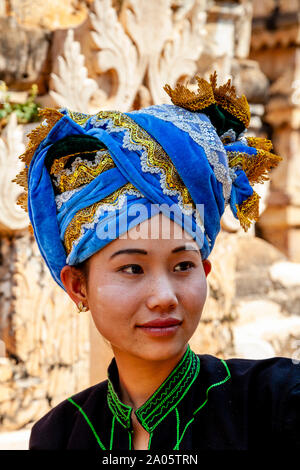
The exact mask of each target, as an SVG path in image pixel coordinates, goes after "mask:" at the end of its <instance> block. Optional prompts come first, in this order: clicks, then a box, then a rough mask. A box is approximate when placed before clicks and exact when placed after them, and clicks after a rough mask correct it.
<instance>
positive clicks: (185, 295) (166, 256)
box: [62, 214, 211, 360]
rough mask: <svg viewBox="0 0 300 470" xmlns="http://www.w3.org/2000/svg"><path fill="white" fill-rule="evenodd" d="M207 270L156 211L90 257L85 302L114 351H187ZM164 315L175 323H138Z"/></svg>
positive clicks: (162, 355)
mask: <svg viewBox="0 0 300 470" xmlns="http://www.w3.org/2000/svg"><path fill="white" fill-rule="evenodd" d="M150 221H151V222H150ZM150 225H151V231H152V232H150V231H149V233H152V234H153V233H156V234H157V235H158V236H157V237H156V238H153V237H152V238H151V236H149V234H148V230H150ZM168 227H169V228H171V229H168ZM168 230H169V231H170V232H171V233H167V231H168ZM66 269H67V268H66ZM210 269H211V265H210V262H209V261H208V260H204V261H202V259H201V254H200V251H199V248H198V246H197V244H196V243H195V242H194V241H193V240H192V238H191V237H190V236H189V235H188V234H187V233H186V232H184V231H183V229H182V228H181V227H180V226H179V225H177V224H176V223H174V222H173V221H171V220H170V219H169V218H167V217H165V216H164V215H162V214H157V215H156V216H154V217H152V219H148V220H146V221H144V222H143V223H141V224H140V225H139V226H137V227H134V228H133V229H131V230H130V231H129V232H127V233H126V234H125V235H124V238H123V237H122V236H121V237H120V238H118V239H116V240H114V241H113V242H111V243H109V244H108V245H107V246H106V247H105V248H103V249H102V250H100V251H99V252H97V253H95V254H94V255H93V256H91V258H90V259H89V276H88V285H87V289H86V290H85V289H83V291H84V292H85V293H86V297H85V300H84V301H83V303H84V304H85V305H87V306H88V307H89V309H90V311H91V314H92V317H93V319H94V322H95V325H96V327H97V329H98V331H99V332H100V333H101V335H103V336H104V337H105V338H106V339H107V340H108V341H109V342H110V343H111V346H112V349H113V352H114V354H115V355H117V354H122V355H123V356H124V355H128V356H135V357H139V358H143V359H145V360H164V359H167V358H169V357H172V356H175V355H176V354H180V352H181V351H183V350H185V346H186V344H187V342H188V341H189V339H190V338H191V336H192V335H193V333H194V331H195V329H196V327H197V325H198V322H199V320H200V317H201V313H202V310H203V306H204V303H205V300H206V295H207V283H206V276H207V274H208V273H209V271H210ZM67 278H68V276H62V279H66V283H65V282H64V284H65V285H66V287H67V290H68V292H69V294H70V290H71V287H70V284H69V281H68V279H67ZM71 297H72V298H73V300H75V301H76V303H78V301H79V300H82V297H80V299H79V298H78V299H77V300H76V299H75V298H74V294H73V292H72V295H71ZM167 319H168V320H169V321H170V324H171V325H173V326H169V327H167V326H163V327H160V328H157V327H156V328H155V327H154V328H153V327H152V328H150V327H142V325H144V324H145V323H148V322H152V321H154V320H156V321H166V320H167ZM176 321H177V322H179V323H178V324H177V326H174V323H176Z"/></svg>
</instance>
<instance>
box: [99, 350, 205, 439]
mask: <svg viewBox="0 0 300 470" xmlns="http://www.w3.org/2000/svg"><path fill="white" fill-rule="evenodd" d="M199 370H200V359H199V358H198V356H196V354H195V353H194V352H193V351H192V350H191V349H190V346H189V345H188V347H187V351H186V353H185V355H184V356H183V358H182V359H181V361H180V362H179V364H178V365H177V366H176V367H175V369H174V370H173V371H172V372H171V374H170V375H169V376H168V377H167V378H166V380H165V381H164V382H163V383H162V384H161V386H160V387H159V388H158V389H157V390H156V392H154V394H153V395H152V396H151V397H150V398H149V399H148V400H147V401H146V402H145V403H144V404H143V405H142V406H141V407H140V408H138V409H137V410H136V411H135V415H136V417H137V419H138V420H139V422H140V423H141V424H142V426H143V427H144V429H146V431H148V432H149V433H151V432H153V430H154V429H155V428H156V426H157V425H158V424H159V423H160V422H161V421H162V420H163V419H164V418H165V417H166V416H167V415H168V414H169V413H170V412H171V411H172V410H173V409H174V408H175V407H176V406H177V404H178V403H179V402H180V401H181V400H182V399H183V397H184V396H185V395H186V393H187V392H188V390H189V388H190V387H191V385H192V384H193V382H194V381H195V379H196V378H197V376H198V374H199ZM107 401H108V406H109V408H110V410H111V411H112V413H113V414H114V415H115V416H116V419H117V420H118V421H119V422H120V423H121V424H122V425H123V426H124V427H125V428H126V429H129V428H130V427H131V421H130V415H131V411H132V407H130V406H127V405H125V404H124V403H122V402H121V401H120V399H119V397H118V395H117V393H116V392H115V390H114V387H113V384H112V383H111V380H110V378H108V394H107Z"/></svg>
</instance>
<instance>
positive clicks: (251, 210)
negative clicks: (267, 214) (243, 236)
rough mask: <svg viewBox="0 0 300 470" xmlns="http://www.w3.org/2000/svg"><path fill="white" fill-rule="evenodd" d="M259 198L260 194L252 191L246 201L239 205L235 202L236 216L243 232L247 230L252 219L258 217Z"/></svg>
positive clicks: (256, 219)
mask: <svg viewBox="0 0 300 470" xmlns="http://www.w3.org/2000/svg"><path fill="white" fill-rule="evenodd" d="M259 199H260V196H259V195H258V194H257V193H256V192H255V191H253V194H252V195H251V196H250V197H248V199H246V201H244V202H243V203H242V204H240V205H238V204H236V208H237V216H238V219H239V221H240V224H241V226H242V227H243V229H244V230H245V232H247V231H248V229H249V227H250V225H251V223H252V222H253V221H256V222H257V221H258V219H259Z"/></svg>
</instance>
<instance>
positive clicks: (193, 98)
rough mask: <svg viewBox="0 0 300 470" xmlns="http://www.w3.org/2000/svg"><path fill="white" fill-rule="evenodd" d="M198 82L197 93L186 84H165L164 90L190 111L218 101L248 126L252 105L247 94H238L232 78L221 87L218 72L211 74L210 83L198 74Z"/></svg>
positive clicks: (174, 101) (179, 104)
mask: <svg viewBox="0 0 300 470" xmlns="http://www.w3.org/2000/svg"><path fill="white" fill-rule="evenodd" d="M195 78H196V80H197V82H198V90H197V94H196V93H194V92H192V91H190V90H189V89H188V88H187V87H186V86H184V85H177V87H176V88H175V89H174V90H172V88H171V87H170V85H165V86H164V90H165V91H166V92H167V93H168V95H169V96H170V97H171V101H172V103H173V104H175V105H177V106H181V107H182V108H185V109H189V110H190V111H201V110H202V109H205V108H206V107H208V106H209V105H211V104H213V103H216V104H218V105H219V106H221V107H222V108H223V109H225V110H226V111H228V112H229V113H231V114H232V115H233V116H235V117H236V118H237V119H239V120H240V121H241V122H242V123H243V124H244V126H245V127H246V128H247V127H248V126H249V123H250V117H251V114H250V106H249V104H248V101H247V98H246V96H245V95H242V96H241V97H240V98H238V97H237V95H236V89H235V87H234V85H232V84H231V79H229V80H228V81H227V83H225V85H222V86H220V87H217V72H216V71H215V72H214V73H213V74H211V75H210V77H209V80H210V83H209V82H207V81H206V80H204V79H203V78H201V77H199V76H196V77H195Z"/></svg>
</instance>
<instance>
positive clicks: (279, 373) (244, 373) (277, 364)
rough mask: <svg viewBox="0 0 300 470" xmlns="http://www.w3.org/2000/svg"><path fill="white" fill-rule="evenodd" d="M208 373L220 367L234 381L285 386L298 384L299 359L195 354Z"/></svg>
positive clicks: (213, 372) (299, 380)
mask: <svg viewBox="0 0 300 470" xmlns="http://www.w3.org/2000/svg"><path fill="white" fill-rule="evenodd" d="M197 356H198V357H199V359H200V364H201V363H202V369H203V368H205V369H206V371H207V372H208V373H211V374H215V373H216V371H218V372H219V373H220V371H221V370H222V368H223V369H224V370H226V372H227V374H228V375H229V376H230V378H231V379H233V380H234V382H235V383H238V382H239V381H242V382H244V383H245V382H249V383H250V382H251V384H254V383H255V382H257V383H259V384H260V385H261V386H262V385H263V384H264V383H265V384H267V383H271V384H273V385H280V384H281V385H284V386H285V388H289V387H293V386H295V385H300V361H296V360H293V359H291V358H288V357H279V356H278V357H271V358H266V359H244V358H225V359H223V358H219V357H216V356H212V355H209V354H197Z"/></svg>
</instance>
